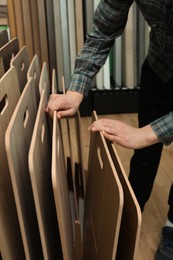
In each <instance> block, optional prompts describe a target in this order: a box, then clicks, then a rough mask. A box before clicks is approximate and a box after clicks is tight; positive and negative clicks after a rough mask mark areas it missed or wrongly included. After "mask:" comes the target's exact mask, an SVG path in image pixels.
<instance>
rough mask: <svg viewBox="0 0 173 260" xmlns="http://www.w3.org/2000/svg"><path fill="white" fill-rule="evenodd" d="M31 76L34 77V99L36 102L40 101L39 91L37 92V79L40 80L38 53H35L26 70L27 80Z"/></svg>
mask: <svg viewBox="0 0 173 260" xmlns="http://www.w3.org/2000/svg"><path fill="white" fill-rule="evenodd" d="M30 77H32V78H33V79H34V84H35V91H36V99H37V104H39V101H40V93H39V80H40V64H39V59H38V55H37V54H35V55H34V57H33V59H32V61H31V63H30V65H29V68H28V71H27V80H29V78H30Z"/></svg>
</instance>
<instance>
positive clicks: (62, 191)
mask: <svg viewBox="0 0 173 260" xmlns="http://www.w3.org/2000/svg"><path fill="white" fill-rule="evenodd" d="M59 123H60V122H59V120H58V119H57V116H56V111H55V112H54V117H53V137H52V185H53V190H54V197H55V205H56V210H57V217H58V223H59V231H60V238H61V244H62V251H63V257H64V259H66V260H73V259H74V244H73V227H72V225H73V224H72V218H71V210H70V201H69V191H68V183H67V173H66V168H65V158H64V154H63V146H62V137H61V132H60V126H59Z"/></svg>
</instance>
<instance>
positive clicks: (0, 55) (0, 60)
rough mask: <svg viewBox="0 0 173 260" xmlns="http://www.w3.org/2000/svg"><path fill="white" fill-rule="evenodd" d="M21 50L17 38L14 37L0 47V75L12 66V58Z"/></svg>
mask: <svg viewBox="0 0 173 260" xmlns="http://www.w3.org/2000/svg"><path fill="white" fill-rule="evenodd" d="M18 51H19V42H18V39H17V38H14V39H12V40H11V41H9V42H8V43H6V44H5V45H4V46H3V47H2V48H0V77H2V76H3V75H4V73H5V72H6V71H7V70H8V69H9V68H10V63H11V60H12V59H13V58H14V56H15V55H16V54H17V53H18Z"/></svg>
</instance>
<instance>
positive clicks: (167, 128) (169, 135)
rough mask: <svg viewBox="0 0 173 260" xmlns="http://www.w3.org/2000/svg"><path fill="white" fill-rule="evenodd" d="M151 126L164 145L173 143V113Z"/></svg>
mask: <svg viewBox="0 0 173 260" xmlns="http://www.w3.org/2000/svg"><path fill="white" fill-rule="evenodd" d="M150 126H151V127H152V129H153V131H154V132H155V134H156V135H157V137H158V139H159V141H160V142H161V143H163V144H164V145H169V144H170V143H172V142H173V112H170V113H169V114H167V115H165V116H163V117H161V118H159V119H157V120H155V121H153V122H152V123H151V124H150Z"/></svg>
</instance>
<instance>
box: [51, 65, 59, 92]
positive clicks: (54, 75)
mask: <svg viewBox="0 0 173 260" xmlns="http://www.w3.org/2000/svg"><path fill="white" fill-rule="evenodd" d="M57 92H58V85H57V80H56V71H55V69H53V70H52V94H57Z"/></svg>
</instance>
